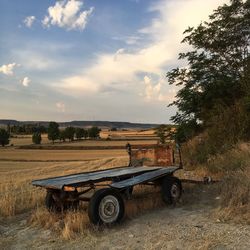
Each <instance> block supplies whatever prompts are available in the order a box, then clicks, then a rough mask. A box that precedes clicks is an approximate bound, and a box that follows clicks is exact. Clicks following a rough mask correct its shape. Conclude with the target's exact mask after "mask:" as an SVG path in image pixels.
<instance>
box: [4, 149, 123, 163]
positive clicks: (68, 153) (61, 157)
mask: <svg viewBox="0 0 250 250" xmlns="http://www.w3.org/2000/svg"><path fill="white" fill-rule="evenodd" d="M120 156H127V153H126V151H125V150H122V149H121V150H28V149H1V150H0V161H44V162H46V161H86V160H94V159H103V158H107V157H120Z"/></svg>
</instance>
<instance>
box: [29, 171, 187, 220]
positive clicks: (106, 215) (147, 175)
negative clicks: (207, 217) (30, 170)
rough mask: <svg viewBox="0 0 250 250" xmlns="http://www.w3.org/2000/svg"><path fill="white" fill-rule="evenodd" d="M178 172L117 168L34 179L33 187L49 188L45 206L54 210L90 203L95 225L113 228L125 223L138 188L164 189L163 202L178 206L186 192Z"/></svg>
mask: <svg viewBox="0 0 250 250" xmlns="http://www.w3.org/2000/svg"><path fill="white" fill-rule="evenodd" d="M178 169H180V167H176V166H168V167H159V166H151V167H147V166H141V167H130V166H129V167H116V168H111V169H105V170H99V171H91V172H83V173H78V174H71V175H65V176H59V177H54V178H47V179H40V180H33V181H32V185H34V186H37V187H42V188H45V189H47V194H46V197H45V204H46V207H47V208H48V209H49V210H50V211H53V212H61V211H64V210H67V209H77V207H78V206H79V202H80V201H85V202H89V206H88V215H89V219H90V221H91V222H92V223H93V224H97V225H100V224H106V225H110V224H114V223H117V222H119V221H121V220H122V218H123V216H124V212H125V206H124V202H125V201H126V199H128V198H129V197H130V196H132V192H133V187H134V186H136V185H156V186H161V193H162V198H163V201H164V202H165V203H166V204H173V203H176V202H177V201H178V200H179V198H180V197H181V193H182V185H181V181H180V180H179V179H178V178H176V177H174V176H173V174H174V172H175V171H177V170H178ZM100 187H101V189H100ZM93 190H94V193H93ZM91 191H92V192H91ZM91 193H93V195H92V196H91V197H90V196H89V194H91Z"/></svg>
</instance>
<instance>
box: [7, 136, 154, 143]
mask: <svg viewBox="0 0 250 250" xmlns="http://www.w3.org/2000/svg"><path fill="white" fill-rule="evenodd" d="M128 142H129V143H130V144H131V145H140V144H156V143H157V138H156V137H143V136H142V137H132V138H131V137H128V138H122V137H119V136H116V137H115V138H113V140H110V141H109V140H106V138H104V139H101V140H84V139H83V140H75V141H72V142H69V141H65V142H59V141H55V144H54V145H57V146H69V145H70V146H125V145H126V144H127V143H128ZM10 144H13V145H14V146H22V145H25V146H26V145H32V144H33V143H32V136H31V135H25V136H20V135H19V136H17V137H14V138H10ZM41 144H42V145H53V144H52V142H51V141H49V140H48V137H47V134H43V135H42V142H41Z"/></svg>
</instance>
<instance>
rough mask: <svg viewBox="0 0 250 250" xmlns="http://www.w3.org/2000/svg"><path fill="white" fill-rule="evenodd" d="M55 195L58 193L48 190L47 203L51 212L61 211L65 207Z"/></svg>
mask: <svg viewBox="0 0 250 250" xmlns="http://www.w3.org/2000/svg"><path fill="white" fill-rule="evenodd" d="M54 195H56V194H55V193H54V192H51V191H47V194H46V197H45V205H46V207H47V209H48V210H49V211H51V212H61V211H62V208H63V207H62V205H61V204H60V203H59V202H58V201H56V200H55V199H54Z"/></svg>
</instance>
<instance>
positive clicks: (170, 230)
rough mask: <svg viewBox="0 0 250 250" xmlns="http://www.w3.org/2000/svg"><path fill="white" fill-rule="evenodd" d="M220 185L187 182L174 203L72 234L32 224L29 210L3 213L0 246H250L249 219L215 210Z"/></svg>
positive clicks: (66, 247) (160, 247)
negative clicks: (232, 218) (230, 218)
mask: <svg viewBox="0 0 250 250" xmlns="http://www.w3.org/2000/svg"><path fill="white" fill-rule="evenodd" d="M217 185H218V184H213V185H211V186H210V185H202V186H197V185H185V186H184V194H183V198H182V200H181V202H180V204H178V205H177V206H176V207H165V206H161V207H159V208H156V209H155V208H154V209H150V210H147V211H144V212H141V213H138V214H137V215H134V216H131V217H129V216H127V218H125V220H124V221H123V223H122V224H120V225H118V226H115V227H112V228H102V229H98V230H97V229H96V228H92V227H89V229H88V230H86V233H83V234H79V235H78V236H77V237H76V238H75V239H73V240H64V239H62V237H60V236H58V235H57V234H56V233H54V232H52V231H50V230H49V229H46V230H45V229H43V228H40V227H37V226H34V225H31V224H30V223H29V218H30V213H24V214H21V215H18V216H15V217H12V218H10V219H6V218H2V219H1V220H0V249H249V247H250V225H241V224H233V223H232V222H224V221H221V220H220V219H218V217H217V216H216V211H217V210H218V208H219V202H220V197H218V190H217V189H218V188H217ZM148 199H150V196H149V198H148ZM129 202H130V203H136V202H137V203H138V202H140V200H136V199H135V200H130V201H129Z"/></svg>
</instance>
